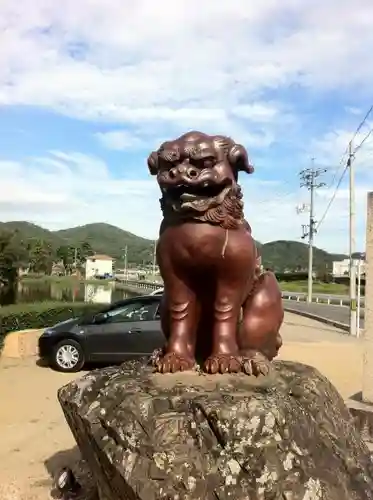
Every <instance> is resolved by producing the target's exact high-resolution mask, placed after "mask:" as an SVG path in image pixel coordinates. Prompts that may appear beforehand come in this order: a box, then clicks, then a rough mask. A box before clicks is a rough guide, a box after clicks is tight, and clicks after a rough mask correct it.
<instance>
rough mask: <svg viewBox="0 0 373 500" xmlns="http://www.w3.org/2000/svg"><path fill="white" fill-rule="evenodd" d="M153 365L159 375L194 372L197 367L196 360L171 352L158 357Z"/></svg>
mask: <svg viewBox="0 0 373 500" xmlns="http://www.w3.org/2000/svg"><path fill="white" fill-rule="evenodd" d="M153 364H154V367H155V371H156V372H158V373H176V372H185V371H187V370H192V369H193V368H194V367H195V360H194V359H190V358H187V357H185V356H181V355H179V354H176V353H174V352H170V353H167V354H164V355H163V356H162V355H160V356H158V357H157V358H156V359H155V360H154V363H153Z"/></svg>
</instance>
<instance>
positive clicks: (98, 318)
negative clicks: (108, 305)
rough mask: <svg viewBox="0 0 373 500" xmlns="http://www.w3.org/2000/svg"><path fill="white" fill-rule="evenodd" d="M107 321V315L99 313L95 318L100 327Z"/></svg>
mask: <svg viewBox="0 0 373 500" xmlns="http://www.w3.org/2000/svg"><path fill="white" fill-rule="evenodd" d="M106 320H107V316H106V314H105V313H98V314H96V316H95V318H94V322H95V323H96V324H97V325H99V324H101V323H105V321H106Z"/></svg>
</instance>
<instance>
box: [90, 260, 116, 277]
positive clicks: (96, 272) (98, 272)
mask: <svg viewBox="0 0 373 500" xmlns="http://www.w3.org/2000/svg"><path fill="white" fill-rule="evenodd" d="M113 260H114V259H113V258H112V257H109V256H108V255H91V256H90V257H88V258H87V260H86V263H85V279H90V278H94V277H95V276H103V275H104V274H110V275H112V274H113Z"/></svg>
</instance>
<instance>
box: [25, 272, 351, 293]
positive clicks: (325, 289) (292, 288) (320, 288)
mask: <svg viewBox="0 0 373 500" xmlns="http://www.w3.org/2000/svg"><path fill="white" fill-rule="evenodd" d="M156 278H157V281H158V280H159V276H157V277H156ZM21 281H22V282H23V283H25V284H30V285H37V284H43V283H45V284H47V283H56V284H60V285H61V286H64V285H65V286H66V287H68V286H73V285H76V284H81V283H82V284H92V285H107V284H108V283H110V281H109V280H97V279H89V280H85V279H84V278H81V279H80V278H77V277H76V276H23V277H22V278H21ZM146 281H156V280H155V279H154V277H150V276H149V277H147V280H146ZM160 285H161V282H160ZM279 285H280V287H281V290H283V291H285V292H299V293H306V292H307V289H308V284H307V281H289V282H287V281H280V282H279ZM115 286H116V288H122V286H123V287H125V288H126V285H125V284H124V283H123V284H121V283H117V282H116V283H115ZM312 289H313V293H326V294H328V293H329V294H333V295H348V294H349V288H348V286H346V285H341V284H338V283H324V282H320V281H315V282H314V283H313V287H312Z"/></svg>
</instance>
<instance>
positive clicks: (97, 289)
mask: <svg viewBox="0 0 373 500" xmlns="http://www.w3.org/2000/svg"><path fill="white" fill-rule="evenodd" d="M112 293H113V289H112V287H111V286H110V285H109V286H96V285H85V287H84V302H94V303H96V304H111V296H112Z"/></svg>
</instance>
